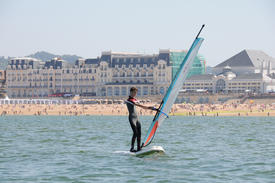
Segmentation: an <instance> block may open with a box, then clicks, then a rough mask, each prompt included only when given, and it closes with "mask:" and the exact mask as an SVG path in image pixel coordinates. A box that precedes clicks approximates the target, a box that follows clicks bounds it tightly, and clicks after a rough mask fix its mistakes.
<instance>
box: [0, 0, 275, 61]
mask: <svg viewBox="0 0 275 183" xmlns="http://www.w3.org/2000/svg"><path fill="white" fill-rule="evenodd" d="M202 24H206V27H205V29H204V30H203V32H202V34H201V37H204V38H205V41H204V43H203V44H202V47H201V50H200V53H201V54H202V55H203V56H204V57H205V59H206V62H207V65H211V66H214V65H216V64H218V63H220V62H222V61H224V60H225V59H227V58H229V57H231V56H233V55H234V54H236V53H238V52H240V51H242V50H243V49H257V50H262V51H264V52H266V53H267V54H269V55H270V56H272V57H275V1H272V0H228V1H222V0H210V1H206V0H201V1H199V0H189V1H184V0H178V1H176V0H167V1H164V0H137V1H134V0H109V1H107V0H98V1H93V0H89V1H88V0H75V1H70V0H47V1H44V0H17V1H16V0H0V56H25V55H29V54H32V53H35V52H36V51H42V50H44V51H48V52H51V53H54V54H77V55H79V56H82V57H84V58H93V57H97V56H100V55H101V51H106V50H112V51H130V52H140V53H149V54H150V53H158V51H159V49H167V48H170V49H189V47H190V45H191V43H192V41H193V40H194V38H195V36H196V34H197V32H198V30H199V28H200V27H201V25H202Z"/></svg>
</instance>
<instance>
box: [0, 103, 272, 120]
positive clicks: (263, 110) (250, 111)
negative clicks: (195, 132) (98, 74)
mask: <svg viewBox="0 0 275 183" xmlns="http://www.w3.org/2000/svg"><path fill="white" fill-rule="evenodd" d="M144 105H147V106H155V107H157V106H158V105H159V104H157V103H144ZM137 112H138V115H139V116H154V114H155V111H150V110H144V109H140V108H138V107H137ZM0 114H1V116H5V115H7V116H12V115H16V116H34V115H36V116H40V115H41V116H93V115H95V116H107V115H108V116H128V111H127V107H126V106H125V104H51V105H50V104H2V105H0ZM170 116H216V117H217V116H255V117H256V116H267V117H268V116H275V105H274V104H233V103H232V104H174V105H173V108H172V110H171V112H170Z"/></svg>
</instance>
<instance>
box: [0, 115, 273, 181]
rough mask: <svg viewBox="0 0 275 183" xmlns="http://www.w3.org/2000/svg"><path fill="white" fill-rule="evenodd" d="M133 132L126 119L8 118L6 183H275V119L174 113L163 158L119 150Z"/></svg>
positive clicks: (2, 130) (1, 140)
mask: <svg viewBox="0 0 275 183" xmlns="http://www.w3.org/2000/svg"><path fill="white" fill-rule="evenodd" d="M151 120H152V117H150V116H146V117H140V121H141V124H142V133H143V134H142V137H144V135H145V133H146V130H147V129H148V127H149V125H150V123H151ZM131 136H132V131H131V128H130V125H129V122H128V119H127V117H126V116H122V117H118V116H76V117H75V116H74V117H70V116H26V117H24V116H3V117H1V118H0V182H1V183H6V182H10V183H27V182H35V183H39V182H45V183H46V182H49V183H55V182H75V183H77V182H79V183H80V182H211V183H213V182H234V183H235V182H242V183H243V182H249V183H251V182H275V118H274V117H273V118H272V117H182V116H176V117H174V116H171V117H170V118H169V119H167V120H165V122H164V123H163V124H161V126H160V127H159V129H158V131H157V134H156V136H155V139H154V141H153V143H152V145H160V146H162V147H163V148H164V149H165V151H166V153H165V154H164V155H153V156H147V157H144V158H137V157H135V156H131V155H129V154H127V153H126V154H122V153H114V152H115V151H127V150H129V149H130V140H131Z"/></svg>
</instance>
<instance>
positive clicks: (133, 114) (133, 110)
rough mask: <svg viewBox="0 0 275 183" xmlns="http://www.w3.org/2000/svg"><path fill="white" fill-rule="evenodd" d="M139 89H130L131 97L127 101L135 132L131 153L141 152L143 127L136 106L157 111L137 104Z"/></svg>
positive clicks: (131, 123) (130, 119)
mask: <svg viewBox="0 0 275 183" xmlns="http://www.w3.org/2000/svg"><path fill="white" fill-rule="evenodd" d="M137 91H138V89H137V88H135V87H132V88H131V89H130V96H129V98H128V99H127V102H126V105H127V108H128V112H129V122H130V125H131V128H132V130H133V137H132V142H131V149H130V151H131V152H136V151H140V150H141V146H140V142H141V125H140V122H139V120H138V116H137V111H136V106H138V107H141V108H143V109H151V110H156V109H155V108H154V107H147V106H143V105H140V104H138V103H137V99H135V96H136V95H137ZM136 139H137V150H134V144H135V141H136Z"/></svg>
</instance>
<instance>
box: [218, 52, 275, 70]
mask: <svg viewBox="0 0 275 183" xmlns="http://www.w3.org/2000/svg"><path fill="white" fill-rule="evenodd" d="M263 61H265V62H269V61H270V62H271V65H272V67H275V59H274V58H272V57H271V56H269V55H267V54H266V53H264V52H263V51H260V50H243V51H241V52H240V53H238V54H236V55H234V56H232V57H231V58H229V59H227V60H225V61H224V62H222V63H220V64H218V65H216V66H215V68H217V67H225V66H230V67H257V68H260V67H261V64H262V62H263Z"/></svg>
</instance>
